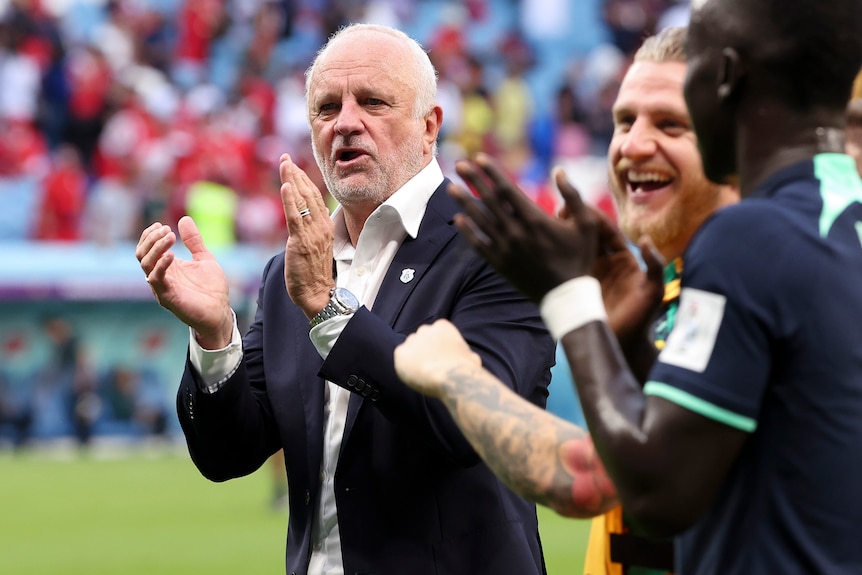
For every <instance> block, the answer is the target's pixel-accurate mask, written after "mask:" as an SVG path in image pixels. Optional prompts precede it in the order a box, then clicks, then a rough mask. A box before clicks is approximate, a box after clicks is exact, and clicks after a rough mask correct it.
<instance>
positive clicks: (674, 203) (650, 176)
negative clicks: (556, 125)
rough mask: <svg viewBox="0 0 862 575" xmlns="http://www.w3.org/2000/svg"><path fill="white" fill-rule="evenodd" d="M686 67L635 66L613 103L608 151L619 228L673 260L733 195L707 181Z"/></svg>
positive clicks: (673, 64)
mask: <svg viewBox="0 0 862 575" xmlns="http://www.w3.org/2000/svg"><path fill="white" fill-rule="evenodd" d="M685 72H686V66H685V64H683V63H681V62H652V61H638V62H635V63H634V64H633V65H632V66H631V68H630V69H629V71H628V73H627V74H626V76H625V78H624V79H623V82H622V85H621V86H620V90H619V95H618V96H617V100H616V102H615V104H614V110H613V116H614V135H613V138H612V140H611V145H610V149H609V150H608V163H609V166H608V167H609V171H610V181H611V190H612V191H613V194H614V199H615V201H616V204H617V211H618V218H619V224H620V228H621V229H622V230H623V232H624V233H625V234H626V235H627V236H628V237H629V238H631V239H632V240H634V241H637V240H638V239H639V238H640V237H641V236H643V235H648V236H650V238H651V239H652V241H653V244H654V245H655V246H656V248H658V250H659V251H660V252H661V253H662V255H663V256H664V257H665V258H666V259H668V260H670V259H673V258H675V257H677V256H680V255H682V252H683V251H684V250H685V247H686V246H687V245H688V243H689V241H690V240H691V237H692V235H694V232H695V231H697V229H698V228H699V227H700V225H701V224H702V223H703V221H704V220H705V219H706V218H707V217H708V216H709V215H710V214H712V213H713V212H714V211H715V210H716V209H717V208H718V207H720V206H721V205H724V204H726V203H729V201H730V198H731V197H732V196H729V190H727V189H726V188H722V187H720V186H717V185H715V184H713V183H711V182H709V181H708V180H707V179H706V177H705V176H704V174H703V168H702V166H701V161H700V154H699V152H698V148H697V139H696V137H695V135H694V131H693V130H692V126H691V121H690V120H689V116H688V110H687V108H686V105H685V100H684V99H683V82H684V80H685Z"/></svg>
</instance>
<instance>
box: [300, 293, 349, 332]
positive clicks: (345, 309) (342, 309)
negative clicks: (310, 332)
mask: <svg viewBox="0 0 862 575" xmlns="http://www.w3.org/2000/svg"><path fill="white" fill-rule="evenodd" d="M358 309H359V300H358V299H356V296H355V295H353V294H352V293H350V292H349V291H348V290H346V289H344V288H335V289H333V290H332V291H330V292H329V303H328V304H326V307H324V308H323V309H322V310H320V312H318V314H317V315H316V316H314V317H313V318H311V321H309V322H308V324H309V325H310V326H311V327H314V326H316V325H320V324H321V323H323V322H325V321H326V320H328V319H331V318H333V317H335V316H339V315H351V314H353V313H355V312H356V310H358Z"/></svg>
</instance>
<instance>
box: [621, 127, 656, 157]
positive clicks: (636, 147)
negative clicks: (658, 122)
mask: <svg viewBox="0 0 862 575" xmlns="http://www.w3.org/2000/svg"><path fill="white" fill-rule="evenodd" d="M656 136H657V134H656V130H655V127H654V126H652V125H649V123H648V122H645V121H643V120H636V121H635V123H634V124H632V127H631V128H630V129H629V131H628V133H627V134H626V135H625V140H624V141H623V144H622V146H620V152H621V153H622V155H623V157H625V158H629V159H641V158H648V157H651V156H653V155H654V154H655V153H656Z"/></svg>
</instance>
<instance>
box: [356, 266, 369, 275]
mask: <svg viewBox="0 0 862 575" xmlns="http://www.w3.org/2000/svg"><path fill="white" fill-rule="evenodd" d="M366 271H368V270H366V269H365V266H359V267H358V268H357V269H356V275H358V276H364V275H365V272H366Z"/></svg>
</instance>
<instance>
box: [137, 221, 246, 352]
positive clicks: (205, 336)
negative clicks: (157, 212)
mask: <svg viewBox="0 0 862 575" xmlns="http://www.w3.org/2000/svg"><path fill="white" fill-rule="evenodd" d="M177 228H178V229H179V232H180V237H181V238H182V240H183V243H184V244H185V246H186V247H187V248H188V250H189V252H190V253H191V256H192V260H191V261H185V260H181V259H178V258H176V257H175V256H174V253H173V251H171V248H172V247H173V245H174V243H175V242H176V240H177V237H176V234H174V232H173V231H172V230H171V228H170V227H169V226H167V225H164V224H162V223H159V222H156V223H154V224H153V225H151V226H150V227H148V228H147V229H145V230H144V231H143V233H141V238H140V240H138V245H137V247H136V248H135V257H137V258H138V261H139V262H140V263H141V269H142V270H144V274H145V275H146V278H147V283H148V284H149V285H150V289H152V291H153V295H154V296H155V298H156V301H157V302H159V305H161V306H162V307H163V308H165V309H167V310H168V311H170V312H171V313H173V314H174V315H175V316H177V318H179V319H180V321H182V322H183V323H185V324H186V325H188V326H189V327H191V328H192V329H193V330H194V331H195V334H196V337H197V340H198V343H199V344H200V345H201V347H203V348H204V349H221V348H223V347H226V346H227V345H228V344H229V343H230V341H231V335H232V333H233V312H231V309H230V297H229V288H228V281H227V276H226V275H225V273H224V271H223V270H222V269H221V266H219V264H218V262H217V261H216V259H215V257H214V256H213V255H212V253H211V252H210V251H209V250H207V248H206V246H205V245H204V242H203V238H201V234H200V232H199V231H198V228H197V226H196V225H195V222H194V220H192V219H191V218H190V217H188V216H184V217H183V218H181V219H180V221H179V223H178V224H177Z"/></svg>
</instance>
